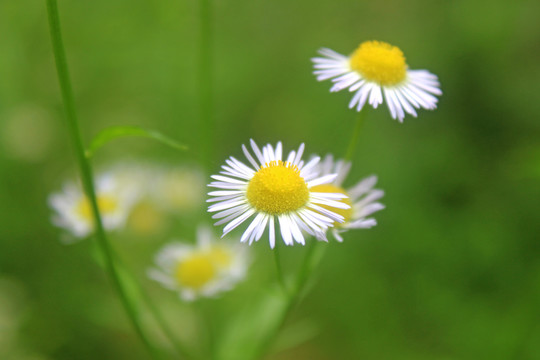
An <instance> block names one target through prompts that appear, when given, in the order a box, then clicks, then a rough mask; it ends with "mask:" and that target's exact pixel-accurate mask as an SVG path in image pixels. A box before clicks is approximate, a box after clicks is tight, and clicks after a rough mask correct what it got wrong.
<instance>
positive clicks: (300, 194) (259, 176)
mask: <svg viewBox="0 0 540 360" xmlns="http://www.w3.org/2000/svg"><path fill="white" fill-rule="evenodd" d="M247 199H248V201H249V203H250V204H251V205H252V206H253V207H254V208H255V209H257V210H258V211H262V212H265V213H267V214H272V215H280V214H285V213H288V212H291V211H296V210H298V209H300V208H302V207H304V206H305V205H306V204H307V202H308V200H309V189H308V187H307V184H306V182H305V180H304V178H302V177H301V176H300V170H299V169H298V167H297V166H296V165H293V164H291V163H288V162H282V161H272V162H270V163H269V164H266V167H262V168H260V169H259V171H257V172H256V173H255V175H254V176H253V178H252V179H251V180H250V181H249V184H248V188H247Z"/></svg>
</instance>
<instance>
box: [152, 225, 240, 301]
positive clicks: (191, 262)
mask: <svg viewBox="0 0 540 360" xmlns="http://www.w3.org/2000/svg"><path fill="white" fill-rule="evenodd" d="M246 250H247V249H246V248H245V246H242V245H240V244H234V245H231V244H228V243H226V242H224V241H220V242H219V243H217V242H216V241H215V239H214V236H213V235H212V233H211V230H210V229H209V228H207V227H199V229H198V231H197V244H196V245H189V244H185V243H182V242H174V243H171V244H169V245H166V246H165V247H163V248H162V249H161V250H160V251H159V252H158V254H157V255H156V258H155V262H156V265H157V268H151V269H149V270H148V276H149V277H150V278H151V279H153V280H156V281H157V282H159V283H160V284H161V285H163V286H164V287H166V288H167V289H170V290H174V291H178V293H179V295H180V298H182V299H183V300H186V301H192V300H195V299H197V298H198V297H212V296H215V295H216V294H218V293H220V292H223V291H227V290H230V289H232V288H233V287H234V285H236V283H238V282H239V281H240V280H242V279H243V278H244V277H245V276H246V270H247V267H248V262H249V261H248V256H247V253H246Z"/></svg>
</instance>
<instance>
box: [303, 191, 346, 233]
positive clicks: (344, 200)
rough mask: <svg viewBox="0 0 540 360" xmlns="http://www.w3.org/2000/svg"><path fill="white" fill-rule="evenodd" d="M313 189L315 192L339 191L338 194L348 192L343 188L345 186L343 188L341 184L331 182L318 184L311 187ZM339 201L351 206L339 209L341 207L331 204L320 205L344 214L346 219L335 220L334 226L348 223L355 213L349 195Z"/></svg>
mask: <svg viewBox="0 0 540 360" xmlns="http://www.w3.org/2000/svg"><path fill="white" fill-rule="evenodd" d="M311 191H313V192H322V193H338V194H344V195H347V192H346V191H345V189H343V188H341V187H339V186H335V185H331V184H323V185H316V186H314V187H312V188H311ZM347 196H348V195H347ZM337 201H339V202H342V203H344V204H347V205H349V206H350V208H348V209H339V208H335V207H331V206H328V205H320V206H322V207H323V208H325V209H327V210H330V211H332V212H334V213H336V214H338V215H341V216H343V217H344V218H345V221H344V222H343V223H338V222H334V226H337V227H339V226H342V225H343V224H346V223H347V222H348V221H349V220H351V218H352V215H353V209H352V204H351V200H350V199H349V198H348V197H347V198H345V199H342V200H337Z"/></svg>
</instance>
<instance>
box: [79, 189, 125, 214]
mask: <svg viewBox="0 0 540 360" xmlns="http://www.w3.org/2000/svg"><path fill="white" fill-rule="evenodd" d="M97 203H98V208H99V211H100V212H101V213H102V214H103V215H107V214H110V213H112V212H114V211H115V210H117V209H118V201H117V199H116V198H114V197H113V196H111V195H98V196H97ZM76 211H77V213H78V214H79V215H81V216H82V217H83V218H85V219H86V220H90V219H92V208H91V207H90V201H88V199H87V198H86V196H85V197H83V198H82V199H81V200H80V201H79V204H78V205H77V209H76Z"/></svg>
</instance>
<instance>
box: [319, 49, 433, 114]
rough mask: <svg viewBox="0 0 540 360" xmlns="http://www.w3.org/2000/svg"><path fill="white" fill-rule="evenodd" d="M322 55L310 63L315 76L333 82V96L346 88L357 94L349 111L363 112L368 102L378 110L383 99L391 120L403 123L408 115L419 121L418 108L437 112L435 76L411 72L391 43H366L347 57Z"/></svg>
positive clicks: (325, 52)
mask: <svg viewBox="0 0 540 360" xmlns="http://www.w3.org/2000/svg"><path fill="white" fill-rule="evenodd" d="M319 54H321V55H323V56H324V57H316V58H313V59H311V60H312V61H313V63H314V68H315V71H314V72H313V73H314V74H315V75H317V80H319V81H322V80H327V79H332V82H333V83H334V86H332V88H331V89H330V91H331V92H336V91H340V90H343V89H346V88H348V89H349V91H351V92H356V93H355V94H354V96H353V98H352V99H351V101H350V102H349V108H350V109H352V108H354V107H356V110H357V111H360V110H362V108H363V107H364V105H365V103H366V101H369V104H370V105H371V106H373V108H377V106H379V104H382V102H383V97H384V100H385V101H386V105H387V106H388V109H389V110H390V114H391V115H392V118H394V119H396V118H397V119H398V120H399V121H400V122H403V118H404V117H405V112H407V113H409V114H411V115H412V116H414V117H416V110H415V108H416V109H419V108H424V109H428V110H433V109H435V108H436V107H437V101H438V99H437V98H436V97H435V96H434V95H442V92H441V90H440V84H439V81H438V79H437V76H436V75H433V74H431V73H430V72H428V71H426V70H409V69H408V66H407V63H406V62H405V57H404V56H403V52H402V51H401V50H400V49H399V48H398V47H396V46H392V45H390V44H388V43H385V42H381V41H365V42H363V43H361V44H360V46H359V47H358V48H357V49H356V50H355V51H354V52H353V53H352V54H351V55H350V56H348V57H347V56H344V55H341V54H338V53H337V52H335V51H333V50H330V49H327V48H323V49H320V50H319ZM368 99H369V100H368Z"/></svg>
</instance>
